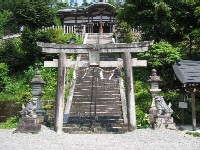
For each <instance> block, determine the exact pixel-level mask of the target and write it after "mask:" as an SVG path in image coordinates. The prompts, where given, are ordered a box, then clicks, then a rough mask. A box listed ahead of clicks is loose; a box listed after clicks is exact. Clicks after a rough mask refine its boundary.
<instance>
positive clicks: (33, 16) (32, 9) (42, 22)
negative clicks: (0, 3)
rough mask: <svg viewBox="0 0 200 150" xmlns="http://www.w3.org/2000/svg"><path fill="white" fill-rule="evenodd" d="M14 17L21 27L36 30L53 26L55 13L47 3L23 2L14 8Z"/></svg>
mask: <svg viewBox="0 0 200 150" xmlns="http://www.w3.org/2000/svg"><path fill="white" fill-rule="evenodd" d="M13 17H14V19H15V21H16V22H17V23H18V24H19V25H24V26H27V27H29V28H30V29H34V30H35V29H38V28H42V27H43V26H45V27H46V26H51V25H53V20H54V18H55V12H54V11H53V9H51V8H49V7H48V5H47V4H46V3H42V2H22V3H20V4H17V5H16V7H15V8H14V11H13Z"/></svg>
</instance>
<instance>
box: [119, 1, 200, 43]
mask: <svg viewBox="0 0 200 150" xmlns="http://www.w3.org/2000/svg"><path fill="white" fill-rule="evenodd" d="M196 6H198V5H197V4H195V3H193V4H192V3H182V2H170V1H165V2H147V1H140V2H136V1H133V2H132V3H129V4H125V5H124V6H123V9H119V10H117V13H118V14H117V17H118V19H119V20H120V21H121V22H122V21H123V22H127V23H128V24H130V25H131V26H132V27H134V28H137V27H138V26H139V27H140V30H141V31H142V38H143V39H145V40H152V39H153V40H155V41H156V42H159V41H163V40H164V41H169V42H172V43H174V42H177V41H181V40H182V39H183V37H184V35H185V34H188V33H190V32H191V31H192V30H193V29H194V28H196V27H197V19H196V18H195V15H194V10H195V8H196ZM130 14H131V15H130ZM185 20H187V21H185Z"/></svg>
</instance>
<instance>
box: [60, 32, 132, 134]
mask: <svg viewBox="0 0 200 150" xmlns="http://www.w3.org/2000/svg"><path fill="white" fill-rule="evenodd" d="M111 37H112V35H111V34H103V35H101V36H100V37H99V41H100V42H102V43H104V44H106V41H107V42H112V39H111V40H110V38H111ZM97 38H98V34H89V35H88V39H87V44H94V43H96V41H97ZM106 39H107V40H106ZM102 43H101V44H102ZM101 59H102V60H105V61H106V60H109V59H112V60H113V59H115V57H112V55H109V56H101ZM81 60H88V56H87V55H85V54H84V55H81ZM122 105H123V102H122V100H121V95H120V86H119V75H118V70H116V69H115V68H103V69H102V68H99V67H89V68H80V69H78V70H77V71H76V84H75V88H74V92H73V98H72V103H71V108H70V113H69V118H68V122H67V123H64V125H63V131H64V132H68V133H109V132H120V133H121V132H126V131H127V130H128V128H127V124H125V123H124V122H125V121H124V117H123V111H122V110H123V109H122Z"/></svg>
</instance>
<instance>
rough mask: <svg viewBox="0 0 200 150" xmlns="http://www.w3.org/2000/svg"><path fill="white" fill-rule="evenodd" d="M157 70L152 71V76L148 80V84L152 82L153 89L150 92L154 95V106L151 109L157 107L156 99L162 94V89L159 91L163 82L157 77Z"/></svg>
mask: <svg viewBox="0 0 200 150" xmlns="http://www.w3.org/2000/svg"><path fill="white" fill-rule="evenodd" d="M156 72H157V71H156V70H155V69H152V71H151V73H152V74H151V76H150V77H149V79H148V80H147V82H150V84H151V88H150V92H151V95H152V104H151V107H153V106H155V101H154V97H155V96H157V95H158V93H160V92H161V89H159V82H161V81H162V80H161V79H160V76H157V74H156Z"/></svg>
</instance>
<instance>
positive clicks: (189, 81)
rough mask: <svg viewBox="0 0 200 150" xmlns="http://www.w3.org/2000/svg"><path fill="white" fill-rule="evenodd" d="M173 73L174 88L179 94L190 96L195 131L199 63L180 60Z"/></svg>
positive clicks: (198, 90)
mask: <svg viewBox="0 0 200 150" xmlns="http://www.w3.org/2000/svg"><path fill="white" fill-rule="evenodd" d="M173 69H174V72H175V77H176V78H175V79H177V80H176V81H178V82H175V83H176V85H175V88H176V90H177V91H180V92H181V93H190V94H191V105H192V126H193V130H194V131H195V130H196V99H195V97H196V96H195V95H196V94H197V93H200V61H190V60H181V61H179V62H177V63H176V64H175V65H173Z"/></svg>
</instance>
